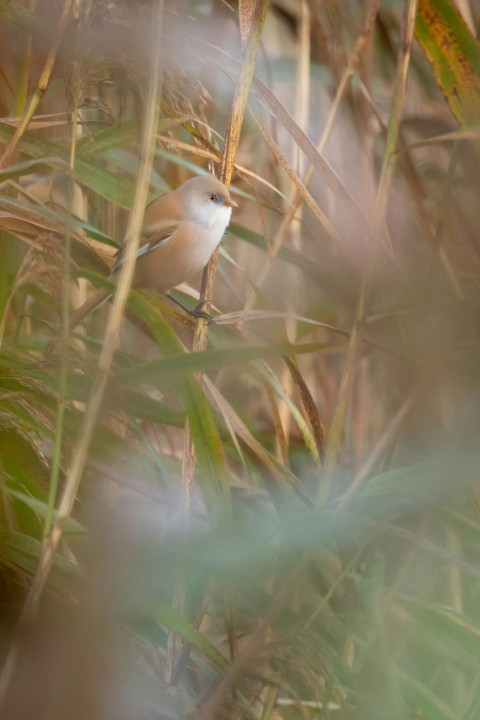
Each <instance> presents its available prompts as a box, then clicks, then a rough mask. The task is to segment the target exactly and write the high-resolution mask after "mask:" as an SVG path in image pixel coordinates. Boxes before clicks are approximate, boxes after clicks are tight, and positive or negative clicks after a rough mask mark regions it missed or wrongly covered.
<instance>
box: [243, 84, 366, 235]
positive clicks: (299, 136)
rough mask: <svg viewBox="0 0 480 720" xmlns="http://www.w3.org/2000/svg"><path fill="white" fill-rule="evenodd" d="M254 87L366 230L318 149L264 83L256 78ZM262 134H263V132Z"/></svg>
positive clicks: (362, 217)
mask: <svg viewBox="0 0 480 720" xmlns="http://www.w3.org/2000/svg"><path fill="white" fill-rule="evenodd" d="M255 87H256V88H257V90H258V92H259V93H260V95H261V96H262V98H263V99H264V100H265V102H266V103H267V104H268V106H269V107H270V109H271V111H272V114H273V115H274V116H275V117H276V118H277V119H278V120H280V122H281V123H282V125H283V126H284V127H285V129H286V130H288V132H289V133H290V135H291V136H292V138H293V139H294V140H295V142H296V144H297V146H298V147H299V148H300V149H301V150H302V151H303V152H304V153H305V155H306V157H307V158H308V160H309V162H310V163H311V165H312V166H313V167H314V168H315V169H316V170H318V172H319V173H320V174H321V176H322V179H323V180H324V181H325V184H326V185H327V187H329V188H330V190H331V191H332V192H333V193H334V194H335V196H337V197H338V198H339V199H340V200H341V201H342V202H343V203H344V206H345V210H346V211H348V212H349V213H350V214H351V217H352V218H354V219H355V220H356V221H357V222H360V223H362V225H363V226H364V227H365V229H367V228H368V221H367V219H366V217H365V215H364V214H363V211H362V209H361V208H360V206H359V205H358V203H357V201H356V200H355V198H354V197H353V195H352V194H351V192H350V191H349V190H348V188H347V187H346V186H345V185H344V184H343V182H342V180H341V179H340V178H339V176H338V175H337V173H336V172H335V171H334V170H333V168H332V167H331V166H330V164H329V163H328V162H327V161H326V160H325V158H324V157H323V155H322V154H321V152H319V150H318V148H316V147H315V145H314V144H313V142H312V141H311V140H310V138H309V137H307V135H306V134H305V133H304V131H303V130H302V128H301V127H299V125H298V124H297V123H296V122H295V120H294V118H293V117H292V116H291V115H290V113H289V112H288V110H287V109H286V108H285V106H284V105H282V103H281V102H280V100H278V98H277V97H275V95H274V94H273V93H272V91H271V90H270V89H269V88H268V87H267V86H266V85H265V83H263V82H262V81H261V80H259V79H258V78H256V80H255ZM257 124H258V120H257ZM262 133H264V131H263V130H262ZM277 159H278V158H277Z"/></svg>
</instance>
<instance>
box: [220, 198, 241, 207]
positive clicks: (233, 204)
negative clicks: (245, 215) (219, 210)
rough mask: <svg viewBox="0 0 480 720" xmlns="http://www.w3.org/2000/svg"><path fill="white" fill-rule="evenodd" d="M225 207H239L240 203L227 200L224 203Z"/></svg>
mask: <svg viewBox="0 0 480 720" xmlns="http://www.w3.org/2000/svg"><path fill="white" fill-rule="evenodd" d="M223 204H224V205H225V207H238V203H236V202H235V200H232V199H231V198H230V200H225V201H224V203H223Z"/></svg>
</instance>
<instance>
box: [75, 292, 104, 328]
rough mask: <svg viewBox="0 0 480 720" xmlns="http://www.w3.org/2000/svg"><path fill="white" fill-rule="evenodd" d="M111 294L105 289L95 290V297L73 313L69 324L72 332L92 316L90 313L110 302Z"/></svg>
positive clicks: (92, 296)
mask: <svg viewBox="0 0 480 720" xmlns="http://www.w3.org/2000/svg"><path fill="white" fill-rule="evenodd" d="M111 294H112V293H111V292H110V290H107V289H106V288H103V287H102V288H98V289H97V290H95V292H94V293H93V295H90V297H89V298H88V300H85V302H84V303H83V305H80V307H79V308H77V309H76V310H75V312H73V313H72V315H71V317H70V322H69V324H68V329H69V330H70V332H71V331H72V330H74V329H75V328H76V327H77V325H79V324H80V323H81V322H82V320H83V319H84V318H86V317H87V315H90V313H91V312H93V311H94V310H96V308H97V307H99V306H100V305H101V304H102V303H104V302H105V300H108V298H109V297H110V295H111Z"/></svg>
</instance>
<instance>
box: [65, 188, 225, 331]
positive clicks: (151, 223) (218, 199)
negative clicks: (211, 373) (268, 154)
mask: <svg viewBox="0 0 480 720" xmlns="http://www.w3.org/2000/svg"><path fill="white" fill-rule="evenodd" d="M234 207H238V205H237V203H236V202H235V201H234V200H232V198H231V196H230V192H229V190H228V188H227V187H226V186H225V185H224V184H223V183H222V182H221V181H220V180H218V179H217V178H216V177H215V176H214V175H210V174H209V175H199V176H196V177H193V178H191V179H190V180H187V181H186V182H184V183H183V184H182V185H180V186H179V187H178V188H177V189H176V190H172V191H171V192H168V193H166V194H165V195H160V197H158V198H156V199H155V200H153V202H151V203H150V205H148V206H147V208H146V209H145V215H144V219H143V225H142V231H141V237H140V245H139V248H138V251H137V257H136V263H135V270H134V274H133V281H132V288H138V289H142V288H143V289H151V290H156V291H158V292H160V293H164V294H166V293H167V292H168V290H171V289H172V288H174V287H176V286H177V285H180V284H181V283H184V282H188V281H189V280H191V278H192V277H193V276H194V275H196V274H197V273H198V272H200V271H201V270H203V268H204V267H205V265H206V264H207V262H208V261H209V259H210V256H211V255H212V253H213V251H214V250H215V248H216V247H217V245H218V244H219V243H220V241H221V240H222V237H223V235H224V233H225V230H226V229H227V226H228V223H229V222H230V216H231V213H232V208H234ZM122 263H123V246H122V247H120V248H119V250H118V251H117V255H116V263H115V265H114V266H113V268H112V270H111V273H110V278H111V279H112V280H115V278H116V277H117V275H118V272H119V270H120V268H121V265H122ZM110 295H111V292H110V291H109V290H107V289H106V288H99V289H98V290H96V291H95V292H94V293H93V294H92V295H91V297H90V298H88V300H86V302H84V303H83V305H81V306H80V307H79V308H77V310H75V311H74V313H73V314H72V316H71V318H70V322H69V329H70V330H73V329H74V328H75V327H76V326H77V325H78V324H79V323H80V322H82V320H83V319H84V318H85V317H86V316H87V315H88V314H89V313H91V312H92V311H93V310H95V308H97V307H98V306H99V305H100V304H101V303H103V302H104V301H105V300H107V299H108V298H109V297H110ZM182 307H183V306H182ZM193 314H195V312H194V313H193ZM198 314H202V313H201V311H200V312H199V313H198Z"/></svg>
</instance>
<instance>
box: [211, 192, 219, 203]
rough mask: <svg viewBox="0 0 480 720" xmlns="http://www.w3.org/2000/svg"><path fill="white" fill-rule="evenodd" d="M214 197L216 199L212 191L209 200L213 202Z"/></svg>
mask: <svg viewBox="0 0 480 720" xmlns="http://www.w3.org/2000/svg"><path fill="white" fill-rule="evenodd" d="M216 199H217V196H216V195H214V194H213V193H212V194H211V195H210V200H211V201H212V202H215V200H216Z"/></svg>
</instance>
